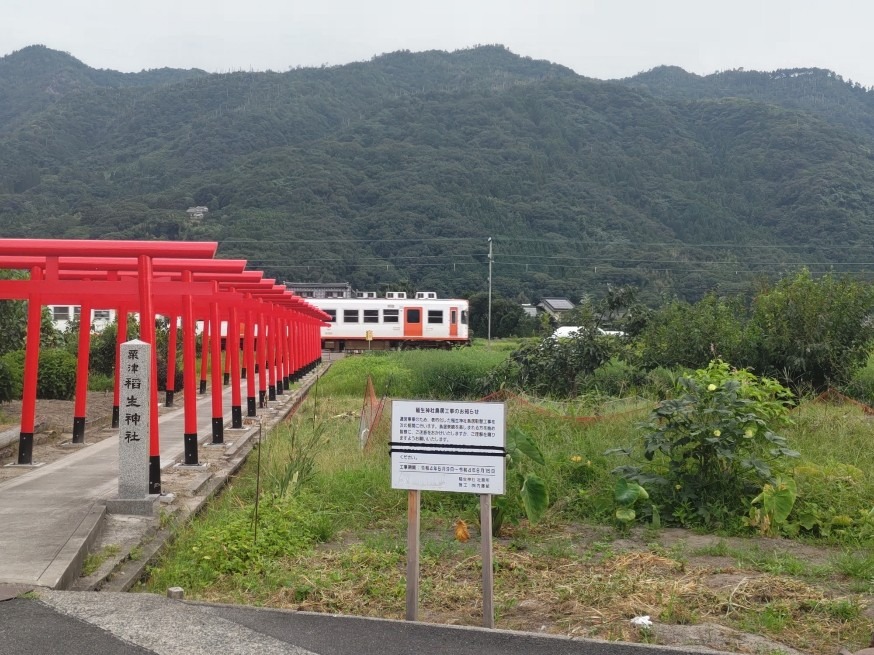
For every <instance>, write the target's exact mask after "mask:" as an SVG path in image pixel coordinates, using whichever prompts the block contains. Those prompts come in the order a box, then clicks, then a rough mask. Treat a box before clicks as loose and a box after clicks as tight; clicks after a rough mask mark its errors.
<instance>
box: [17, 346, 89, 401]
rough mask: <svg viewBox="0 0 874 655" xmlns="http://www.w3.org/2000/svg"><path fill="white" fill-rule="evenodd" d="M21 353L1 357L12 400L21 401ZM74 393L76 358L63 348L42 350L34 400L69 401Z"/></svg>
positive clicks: (20, 351)
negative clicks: (17, 399) (5, 366)
mask: <svg viewBox="0 0 874 655" xmlns="http://www.w3.org/2000/svg"><path fill="white" fill-rule="evenodd" d="M24 356H25V352H24V351H23V350H16V351H14V352H11V353H7V354H6V355H3V357H2V361H3V362H4V363H5V364H6V365H7V367H8V370H9V379H10V380H11V382H12V385H13V391H14V394H15V396H14V397H16V398H21V393H22V389H23V386H24ZM75 393H76V357H75V356H73V355H71V354H70V353H69V352H67V351H66V350H64V349H63V348H44V349H41V350H40V353H39V372H38V377H37V385H36V397H37V398H47V399H54V400H70V399H71V398H72V397H73V396H74V395H75Z"/></svg>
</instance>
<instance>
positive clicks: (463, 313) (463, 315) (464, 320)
mask: <svg viewBox="0 0 874 655" xmlns="http://www.w3.org/2000/svg"><path fill="white" fill-rule="evenodd" d="M461 324H462V325H467V310H466V309H462V310H461Z"/></svg>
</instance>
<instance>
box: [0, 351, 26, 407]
mask: <svg viewBox="0 0 874 655" xmlns="http://www.w3.org/2000/svg"><path fill="white" fill-rule="evenodd" d="M19 396H21V389H20V388H19V386H18V385H16V383H15V379H14V376H13V374H12V367H11V366H9V364H7V363H6V362H5V361H3V360H2V359H0V403H6V402H9V401H10V400H15V399H16V398H18V397H19Z"/></svg>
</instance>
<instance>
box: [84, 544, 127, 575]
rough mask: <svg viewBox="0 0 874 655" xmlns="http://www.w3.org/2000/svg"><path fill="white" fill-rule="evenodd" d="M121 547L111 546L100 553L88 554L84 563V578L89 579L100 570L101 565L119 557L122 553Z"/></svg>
mask: <svg viewBox="0 0 874 655" xmlns="http://www.w3.org/2000/svg"><path fill="white" fill-rule="evenodd" d="M120 550H121V549H120V548H119V546H117V545H115V544H109V545H107V546H104V547H103V548H102V549H101V550H100V551H98V552H96V553H88V555H86V556H85V560H84V561H83V562H82V573H81V575H82V576H83V577H87V576H89V575H91V574H92V573H95V572H96V571H97V569H99V568H100V565H101V564H103V563H104V562H105V561H106V560H107V559H109V558H110V557H113V556H115V555H117V554H118V553H119V552H120Z"/></svg>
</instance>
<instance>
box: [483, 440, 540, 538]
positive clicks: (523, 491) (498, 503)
mask: <svg viewBox="0 0 874 655" xmlns="http://www.w3.org/2000/svg"><path fill="white" fill-rule="evenodd" d="M506 451H507V481H506V485H507V486H506V493H505V494H504V495H503V496H495V501H494V506H493V507H492V536H495V537H497V536H499V535H500V534H501V527H502V526H503V524H504V519H506V518H507V515H508V512H509V510H510V509H511V507H512V505H514V504H517V505H518V504H521V505H522V508H523V509H524V511H525V516H526V517H528V520H529V521H530V522H531V523H532V524H533V523H537V522H538V521H539V520H540V519H541V518H543V515H544V513H545V512H546V510H547V508H548V507H549V492H548V491H547V489H546V483H545V482H544V481H543V479H542V478H541V477H540V476H538V475H537V474H536V473H534V472H533V471H530V470H529V469H528V466H530V464H529V462H534V463H535V464H540V465H541V466H542V465H544V464H545V463H546V462H545V460H544V458H543V453H542V452H541V451H540V448H539V447H538V445H537V444H536V443H535V441H534V440H533V439H532V438H531V437H530V436H528V434H527V433H525V432H524V431H522V430H521V429H519V428H518V427H512V428H510V429H509V430H508V431H507V442H506Z"/></svg>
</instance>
